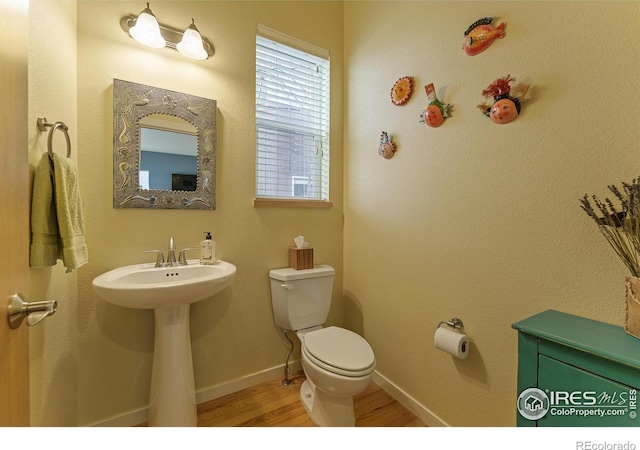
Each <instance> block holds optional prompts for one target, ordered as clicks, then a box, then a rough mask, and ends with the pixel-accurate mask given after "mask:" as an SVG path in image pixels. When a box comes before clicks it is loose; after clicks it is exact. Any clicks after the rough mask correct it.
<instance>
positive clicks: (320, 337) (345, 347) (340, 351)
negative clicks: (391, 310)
mask: <svg viewBox="0 0 640 450" xmlns="http://www.w3.org/2000/svg"><path fill="white" fill-rule="evenodd" d="M335 273H336V272H335V270H334V269H333V267H331V266H327V265H318V266H315V267H314V268H313V269H307V270H294V269H289V268H286V269H275V270H271V271H269V277H270V278H271V303H272V304H273V315H274V318H275V322H276V324H277V325H279V326H280V327H282V328H283V329H285V330H292V331H295V332H296V334H297V335H298V338H300V343H301V345H302V352H301V353H302V368H303V369H304V373H305V375H306V377H307V379H306V381H305V382H304V383H303V384H302V387H301V388H300V400H301V401H302V405H303V406H304V408H305V409H306V410H307V412H308V413H309V416H310V417H311V419H312V420H313V421H314V422H315V423H316V424H317V425H320V426H329V427H331V426H333V427H339V426H340V427H349V426H351V427H352V426H355V423H356V419H355V414H354V411H353V396H354V395H357V394H359V393H361V392H362V391H364V390H365V389H366V388H367V386H369V383H370V382H371V379H372V378H373V371H374V369H375V367H376V359H375V357H374V355H373V350H372V349H371V347H370V346H369V344H368V343H367V341H365V340H364V339H363V338H362V337H361V336H360V335H358V334H356V333H354V332H352V331H349V330H345V329H344V328H339V327H333V326H332V327H327V328H323V327H322V324H323V323H324V321H325V320H326V319H327V315H328V314H329V307H330V306H331V292H332V289H333V278H334V276H335Z"/></svg>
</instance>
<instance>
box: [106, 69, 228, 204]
mask: <svg viewBox="0 0 640 450" xmlns="http://www.w3.org/2000/svg"><path fill="white" fill-rule="evenodd" d="M113 86H114V88H113V206H114V208H155V209H215V207H216V203H215V174H216V171H215V163H216V101H215V100H209V99H205V98H201V97H196V96H193V95H189V94H183V93H179V92H173V91H169V90H166V89H160V88H155V87H151V86H145V85H142V84H137V83H131V82H128V81H122V80H113Z"/></svg>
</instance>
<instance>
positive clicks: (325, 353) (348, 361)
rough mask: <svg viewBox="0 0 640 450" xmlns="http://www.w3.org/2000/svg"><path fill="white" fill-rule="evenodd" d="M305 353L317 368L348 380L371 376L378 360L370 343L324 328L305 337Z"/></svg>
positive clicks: (346, 331) (357, 337)
mask: <svg viewBox="0 0 640 450" xmlns="http://www.w3.org/2000/svg"><path fill="white" fill-rule="evenodd" d="M302 351H303V352H304V354H305V356H306V357H307V358H308V359H309V360H310V361H311V362H313V363H314V364H316V365H317V366H319V367H322V368H323V369H325V370H328V371H329V372H332V373H336V374H339V375H344V376H347V377H362V376H366V375H369V374H370V373H371V372H373V370H374V369H375V364H376V360H375V357H374V355H373V350H372V349H371V346H369V343H368V342H367V341H366V340H364V339H363V338H362V337H361V336H360V335H358V334H356V333H354V332H352V331H349V330H345V329H344V328H339V327H328V328H321V329H319V330H315V331H311V332H308V333H306V334H305V335H304V340H303V345H302Z"/></svg>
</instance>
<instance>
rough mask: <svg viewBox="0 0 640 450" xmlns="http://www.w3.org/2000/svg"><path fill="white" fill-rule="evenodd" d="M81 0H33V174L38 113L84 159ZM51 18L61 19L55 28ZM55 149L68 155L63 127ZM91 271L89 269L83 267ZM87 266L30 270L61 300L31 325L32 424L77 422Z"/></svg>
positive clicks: (41, 137) (46, 294) (39, 150)
mask: <svg viewBox="0 0 640 450" xmlns="http://www.w3.org/2000/svg"><path fill="white" fill-rule="evenodd" d="M76 19H77V18H76V2H75V1H66V2H50V1H45V0H31V1H30V2H29V165H30V170H31V173H33V169H34V168H35V166H37V164H38V162H39V161H40V158H41V157H42V155H43V154H44V153H46V152H47V139H48V133H49V132H48V131H47V132H40V131H39V130H38V128H37V126H36V121H37V118H38V117H46V118H47V119H48V121H49V122H51V123H53V122H57V121H62V122H64V123H65V124H66V125H67V126H68V127H69V138H70V141H71V147H72V153H71V158H72V159H73V160H74V161H75V162H76V163H77V162H78V160H79V158H78V156H79V150H78V135H79V134H80V133H79V130H78V117H77V116H78V114H77V105H76V99H77V97H78V80H77V74H76V53H77V36H76ZM51 23H55V24H56V26H55V27H52V26H51ZM52 143H53V148H54V151H56V152H58V153H62V154H65V152H66V142H65V139H64V136H63V134H62V133H61V132H60V131H57V132H56V133H55V134H54V139H53V142H52ZM83 270H84V269H83ZM79 273H80V271H73V272H71V273H68V274H67V273H65V269H64V267H63V266H62V264H58V265H57V266H56V267H54V268H52V269H35V270H30V273H29V277H30V280H29V286H30V292H29V299H30V300H31V301H39V300H57V301H58V304H59V308H58V310H57V311H56V313H55V315H54V316H51V317H50V318H48V319H47V320H44V321H43V322H41V323H40V324H38V326H36V327H33V328H31V329H30V333H29V336H30V351H31V356H30V361H31V379H30V383H31V407H30V409H31V424H32V425H49V426H72V425H76V423H77V419H76V416H77V408H78V404H79V403H78V400H77V396H78V391H77V381H78V354H77V350H78V339H77V317H78V294H77V292H78V280H79Z"/></svg>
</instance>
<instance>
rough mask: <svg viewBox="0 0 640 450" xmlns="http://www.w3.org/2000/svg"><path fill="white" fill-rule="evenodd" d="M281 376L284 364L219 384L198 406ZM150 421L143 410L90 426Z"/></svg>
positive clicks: (201, 394) (294, 365) (296, 366)
mask: <svg viewBox="0 0 640 450" xmlns="http://www.w3.org/2000/svg"><path fill="white" fill-rule="evenodd" d="M289 367H290V369H291V373H293V374H295V373H297V372H299V371H301V370H302V362H301V361H292V362H291V363H289ZM279 376H281V377H282V378H283V379H284V364H282V365H279V366H276V367H272V368H270V369H266V370H263V371H260V372H256V373H252V374H250V375H246V376H244V377H242V378H238V379H236V380H232V381H229V382H228V383H223V384H219V385H217V386H213V387H210V388H206V389H203V390H201V391H198V392H196V404H198V405H199V404H201V403H204V402H208V401H209V400H214V399H216V398H220V397H224V396H225V395H228V394H233V393H234V392H238V391H241V390H243V389H246V388H248V387H251V386H255V385H257V384H260V383H264V382H265V381H269V380H273V379H276V378H278V377H279ZM148 420H149V408H142V409H138V410H135V411H130V412H128V413H125V414H122V415H120V416H116V417H112V418H111V419H107V420H103V421H101V422H97V423H94V424H93V425H89V426H91V427H134V426H136V425H140V424H141V423H144V422H147V421H148Z"/></svg>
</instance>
